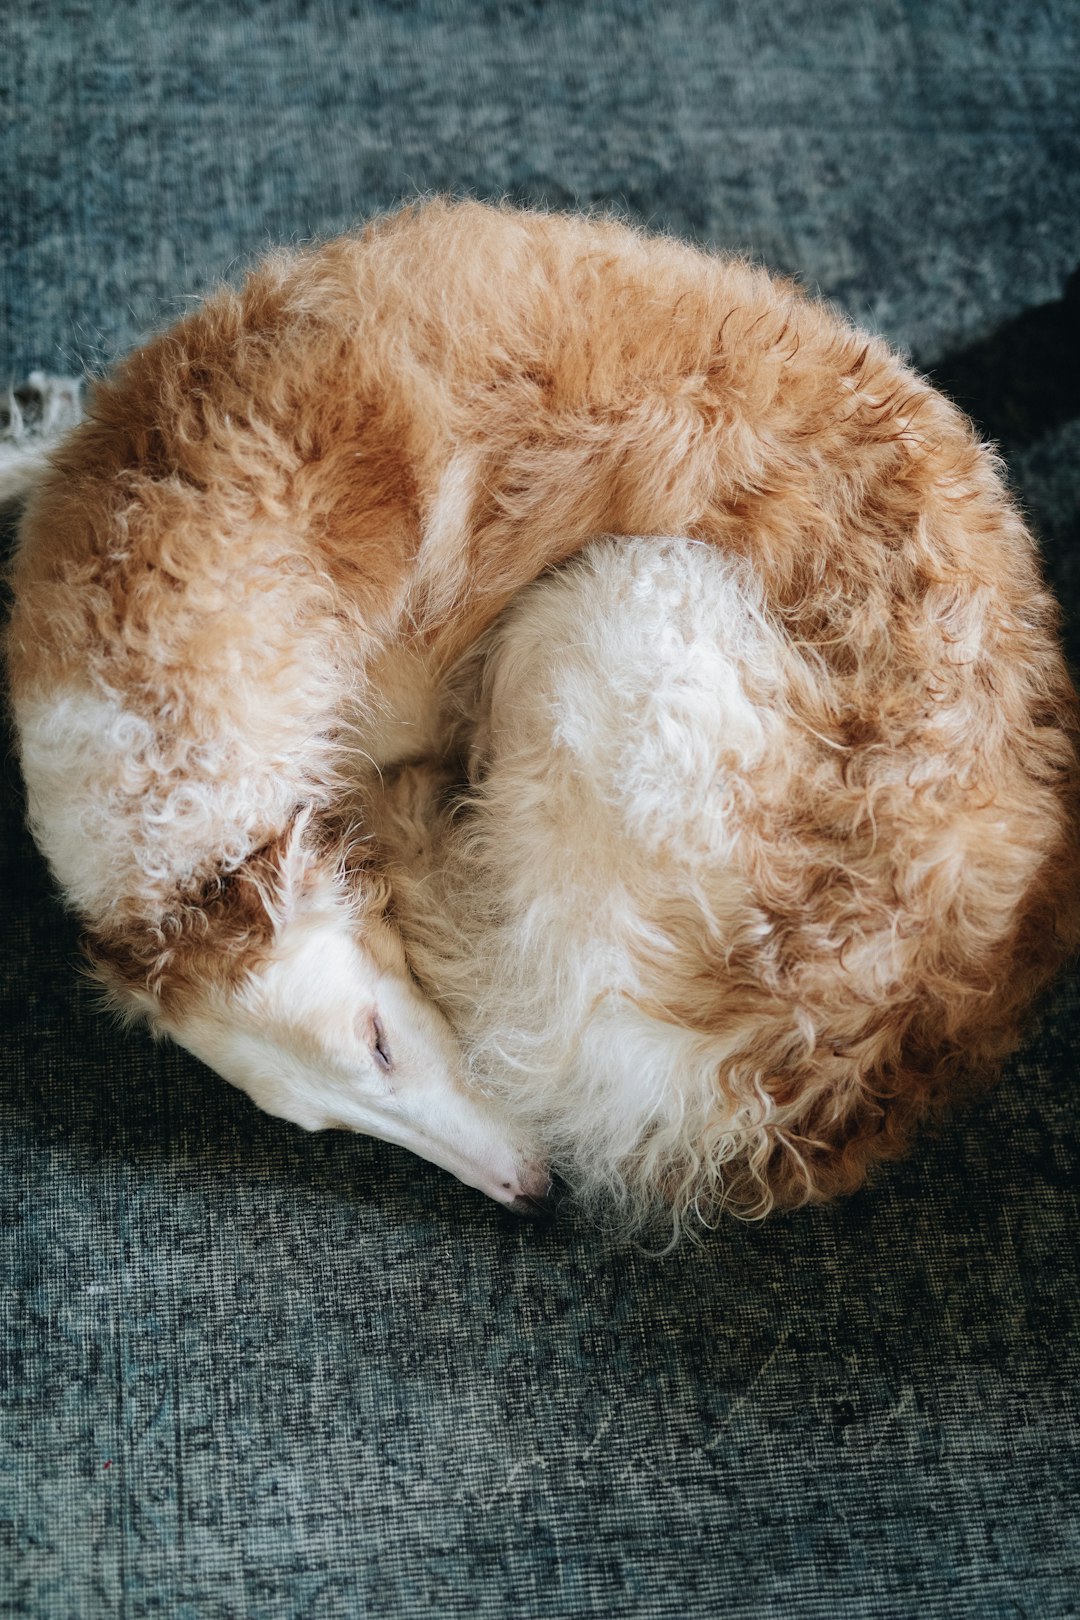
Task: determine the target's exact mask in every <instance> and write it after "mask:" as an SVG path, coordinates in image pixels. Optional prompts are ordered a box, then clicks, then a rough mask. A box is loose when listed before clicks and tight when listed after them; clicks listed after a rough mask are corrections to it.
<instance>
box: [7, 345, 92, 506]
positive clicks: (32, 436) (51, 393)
mask: <svg viewBox="0 0 1080 1620" xmlns="http://www.w3.org/2000/svg"><path fill="white" fill-rule="evenodd" d="M81 416H82V383H81V382H80V380H79V379H78V378H77V377H48V376H46V375H45V373H44V372H43V371H32V372H31V373H30V375H29V377H27V379H26V381H25V382H23V383H19V384H18V385H16V386H14V387H9V388H8V390H7V393H6V394H3V395H0V505H4V504H6V503H7V502H8V501H15V500H20V499H21V498H22V497H23V496H25V495H28V494H29V492H30V491H31V489H33V487H34V485H35V484H36V483H37V482H38V480H39V479H40V478H41V476H42V474H43V473H44V471H45V469H46V467H47V466H48V461H49V454H50V452H51V451H53V450H55V448H56V446H57V445H58V444H59V443H60V441H61V439H63V438H64V437H65V436H66V435H67V434H68V433H69V432H70V431H71V429H72V428H73V427H74V426H75V424H76V422H78V421H79V419H80V417H81Z"/></svg>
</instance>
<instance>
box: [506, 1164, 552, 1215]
mask: <svg viewBox="0 0 1080 1620" xmlns="http://www.w3.org/2000/svg"><path fill="white" fill-rule="evenodd" d="M521 1189H522V1190H521V1193H520V1194H519V1196H518V1197H517V1198H515V1199H514V1200H513V1202H512V1203H511V1204H510V1205H509V1206H508V1208H510V1209H512V1210H513V1212H514V1214H515V1215H522V1216H524V1218H525V1219H526V1220H529V1221H543V1220H549V1219H550V1218H551V1216H552V1215H554V1213H555V1210H556V1208H557V1207H558V1203H559V1197H560V1194H561V1191H562V1189H561V1187H560V1186H559V1185H558V1183H557V1182H556V1181H555V1180H553V1178H552V1176H551V1173H550V1171H549V1170H548V1169H547V1168H546V1166H540V1165H536V1166H533V1167H531V1168H530V1170H529V1171H528V1173H527V1174H525V1175H523V1176H522V1177H521Z"/></svg>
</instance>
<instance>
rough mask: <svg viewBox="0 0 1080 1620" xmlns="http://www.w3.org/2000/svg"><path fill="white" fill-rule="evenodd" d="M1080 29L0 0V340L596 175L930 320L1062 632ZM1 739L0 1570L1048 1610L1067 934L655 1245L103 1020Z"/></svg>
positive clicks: (1064, 1372)
mask: <svg viewBox="0 0 1080 1620" xmlns="http://www.w3.org/2000/svg"><path fill="white" fill-rule="evenodd" d="M1078 63H1080V7H1078V6H1077V4H1076V3H1075V0H1041V3H1038V4H1035V3H1032V0H1028V3H1021V0H981V3H980V4H974V3H971V0H880V3H875V4H873V5H868V4H865V3H863V0H859V3H856V0H829V3H826V0H823V3H819V4H809V3H800V0H770V3H769V4H768V5H764V4H763V5H758V4H754V3H752V0H739V3H735V0H731V3H729V0H677V3H674V4H667V5H664V4H662V3H660V0H606V3H605V0H600V3H595V4H594V3H589V0H584V3H583V0H576V3H575V0H552V3H546V4H545V3H539V0H537V3H535V4H533V3H526V0H517V3H509V0H507V3H501V4H499V3H495V0H488V3H476V4H452V3H449V0H441V3H435V0H429V3H424V0H417V3H415V4H409V3H405V0H400V3H394V0H383V3H376V0H355V3H345V0H310V3H306V0H275V3H273V4H255V3H250V4H241V3H237V0H216V3H213V4H211V3H209V0H176V3H174V4H171V5H164V4H161V3H158V4H153V3H150V0H107V3H99V4H95V5H93V6H91V5H90V4H89V0H87V3H77V0H53V3H51V4H49V5H48V6H46V7H44V8H43V7H41V6H40V5H33V6H31V5H30V4H28V3H25V0H8V4H7V5H6V7H5V8H4V9H3V12H2V14H0V141H2V157H3V162H2V173H3V176H4V181H3V185H4V205H3V208H2V210H0V244H2V247H0V343H2V345H3V347H2V350H0V355H2V358H0V378H2V377H3V374H6V375H7V376H8V377H12V378H18V377H20V376H22V375H24V374H25V373H26V372H28V371H29V370H31V369H33V368H34V367H37V366H40V367H43V368H44V369H46V370H48V371H54V372H63V371H70V370H72V369H79V368H82V367H88V368H90V369H96V368H99V367H101V366H102V365H104V364H106V363H108V361H109V360H110V359H111V358H113V357H114V356H115V355H117V354H119V353H121V352H123V351H124V350H125V349H126V348H127V347H128V346H129V345H131V344H132V343H133V342H135V341H137V340H138V338H139V337H140V336H141V335H143V334H145V333H146V332H148V331H149V330H150V329H151V328H153V327H155V326H158V325H160V324H162V323H163V322H164V321H166V320H168V319H170V318H171V317H172V316H173V315H174V314H175V313H176V312H177V311H178V310H179V309H181V308H183V307H185V305H186V303H187V301H188V300H189V299H190V298H191V296H192V295H197V294H198V293H200V292H201V291H202V290H203V289H205V288H206V287H207V286H208V285H210V284H212V283H213V282H214V281H215V280H217V279H219V278H221V277H223V276H230V275H235V274H237V273H238V272H239V270H240V268H241V267H242V265H243V263H244V262H245V260H246V259H247V258H249V257H250V256H251V255H252V254H253V253H255V252H257V251H258V250H259V249H260V248H261V247H263V246H264V245H265V244H268V243H270V242H276V241H282V240H285V241H293V240H299V239H302V238H306V237H308V236H311V235H317V234H326V233H331V232H333V231H336V230H338V229H340V228H342V227H345V226H348V225H350V224H352V223H354V222H355V221H357V220H358V219H361V218H363V217H364V216H365V215H367V214H369V213H370V212H372V211H373V210H376V209H378V208H380V207H384V206H387V205H389V204H392V203H393V202H394V201H395V200H397V199H399V198H401V197H402V196H407V195H411V194H414V193H416V192H417V191H426V190H428V189H436V188H439V189H449V190H452V191H456V192H462V191H468V192H473V193H475V194H478V195H481V196H494V195H504V194H505V195H509V196H511V197H514V198H516V199H519V200H523V201H536V202H542V203H545V204H554V205H558V206H564V205H565V206H576V205H592V204H603V205H605V206H611V207H614V208H615V209H616V210H618V211H620V212H622V213H625V214H626V215H628V216H629V217H631V218H634V219H641V220H645V221H648V222H651V223H652V224H654V225H656V226H660V227H664V228H670V229H673V230H676V231H678V232H680V233H683V234H685V235H688V236H690V237H692V238H694V239H697V240H701V241H705V242H708V243H711V244H715V245H718V246H721V247H725V248H737V249H740V250H745V251H748V252H750V253H752V254H754V255H756V256H758V257H759V258H761V259H763V260H764V261H766V262H767V263H769V264H771V265H773V266H775V267H777V268H779V269H782V270H786V271H789V272H793V273H795V274H797V275H798V276H799V277H800V278H801V279H803V281H804V282H806V283H808V284H810V285H811V286H818V287H820V288H821V289H822V290H823V291H824V292H825V293H826V294H827V295H828V296H830V297H832V298H834V299H836V300H837V301H838V302H839V303H840V304H841V305H843V306H844V307H845V308H846V309H847V310H849V311H850V312H851V313H852V314H853V315H855V316H856V317H857V318H858V319H860V320H862V321H863V322H865V323H867V324H868V325H870V326H872V327H874V328H876V329H877V330H880V331H882V332H884V333H885V334H887V335H888V336H889V337H890V338H891V339H892V340H893V341H895V342H896V343H898V344H899V345H901V346H903V347H905V348H906V349H907V350H908V351H909V352H911V353H912V354H913V355H914V356H915V358H916V360H917V362H918V364H919V365H921V366H923V367H925V368H928V369H935V368H936V369H937V371H938V373H939V375H940V378H941V380H942V382H943V384H944V385H945V386H947V387H949V388H951V389H952V391H953V392H954V393H955V394H956V395H957V397H959V398H962V399H963V401H964V403H965V404H966V405H967V407H968V408H969V409H970V410H972V412H973V413H974V414H975V415H976V417H977V418H978V419H979V420H980V422H981V423H982V424H983V425H984V427H985V429H986V431H987V432H988V433H991V434H993V435H995V436H996V437H997V438H998V439H999V441H1000V443H1001V446H1002V449H1003V452H1004V454H1005V455H1006V457H1007V458H1008V460H1009V464H1010V469H1011V476H1012V478H1013V481H1014V484H1015V487H1016V489H1017V491H1018V493H1019V496H1020V498H1021V500H1022V501H1023V502H1024V505H1025V507H1026V509H1027V511H1028V512H1029V514H1030V517H1031V521H1032V524H1033V526H1034V527H1035V529H1036V531H1037V533H1038V534H1039V536H1040V539H1041V541H1042V544H1043V546H1044V551H1045V557H1046V565H1047V569H1048V573H1049V575H1050V578H1051V579H1052V581H1053V583H1054V585H1055V587H1056V589H1057V590H1058V592H1059V594H1060V596H1061V599H1062V602H1063V605H1064V609H1065V616H1066V631H1067V636H1068V642H1069V647H1070V650H1071V653H1072V655H1073V657H1074V658H1076V657H1077V655H1078V654H1080V562H1078V504H1080V477H1078V474H1077V470H1076V469H1077V466H1078V464H1080V420H1078V411H1080V401H1078V399H1077V390H1076V378H1077V376H1078V375H1080V354H1078V352H1077V349H1078V345H1077V315H1076V282H1075V280H1074V282H1073V284H1072V288H1071V296H1069V297H1066V296H1065V289H1066V284H1067V281H1068V277H1069V275H1070V274H1071V273H1072V272H1073V271H1074V269H1075V267H1076V266H1077V263H1078V261H1080V94H1078V90H1080V71H1078ZM9 527H10V525H9ZM5 770H6V775H5V780H4V791H3V795H2V814H3V841H2V847H0V859H2V862H3V882H2V888H0V904H2V905H3V909H4V929H3V939H2V946H0V998H2V1025H0V1060H2V1085H0V1110H2V1115H3V1129H2V1135H0V1154H2V1158H3V1181H2V1199H3V1207H2V1213H0V1245H2V1249H3V1262H2V1273H0V1283H2V1287H3V1305H2V1317H0V1351H2V1356H3V1372H2V1379H0V1402H2V1409H3V1418H2V1442H3V1457H2V1468H3V1472H2V1477H0V1489H2V1493H3V1495H2V1501H0V1545H2V1554H0V1612H2V1613H3V1614H5V1615H11V1616H19V1617H23V1616H44V1617H49V1620H52V1617H69V1616H70V1617H72V1620H86V1617H94V1616H99V1615H101V1616H112V1615H117V1616H125V1617H131V1620H134V1617H141V1616H152V1615H163V1616H169V1617H178V1620H218V1617H221V1620H226V1617H233V1616H248V1615H250V1616H258V1617H266V1616H288V1617H292V1616H296V1617H300V1616H317V1617H321V1616H328V1617H330V1616H343V1617H353V1616H362V1615H370V1616H380V1617H382V1616H410V1617H411V1616H421V1615H438V1616H440V1617H446V1620H455V1617H458V1616H461V1617H466V1616H468V1617H473V1616H478V1617H481V1620H488V1617H491V1620H494V1617H504V1616H511V1615H512V1616H515V1617H521V1620H527V1617H541V1616H542V1617H545V1620H549V1617H563V1616H565V1617H577V1616H594V1615H595V1616H598V1617H603V1620H609V1617H612V1616H650V1617H651V1616H665V1617H666V1616H670V1617H671V1620H688V1617H711V1616H720V1615H723V1616H725V1617H728V1616H730V1617H746V1620H761V1617H771V1616H774V1615H775V1616H780V1615H785V1616H786V1615H794V1616H798V1617H807V1620H815V1617H819V1616H820V1617H828V1620H847V1617H852V1620H854V1617H862V1616H897V1617H901V1616H918V1617H919V1620H934V1617H942V1620H944V1617H946V1616H948V1617H950V1620H954V1617H956V1616H978V1617H980V1620H990V1617H998V1616H1001V1617H1005V1616H1010V1617H1012V1616H1026V1617H1032V1620H1034V1617H1039V1620H1044V1617H1045V1620H1050V1617H1060V1616H1067V1615H1076V1614H1077V1612H1078V1607H1080V1600H1078V1596H1077V1594H1078V1593H1080V1477H1078V1476H1080V1463H1078V1456H1080V1450H1078V1442H1080V1415H1078V1410H1077V1404H1078V1397H1077V1389H1078V1384H1077V1374H1078V1372H1080V1347H1078V1340H1077V1317H1078V1314H1080V1312H1078V1308H1077V1298H1078V1290H1077V1231H1078V1227H1080V1209H1078V1207H1077V1206H1078V1197H1077V1184H1078V1181H1080V1174H1078V1172H1080V1164H1078V1158H1080V1150H1078V1141H1077V1100H1076V1072H1077V1060H1076V1055H1075V1054H1076V1036H1077V1033H1078V1030H1080V1006H1078V998H1077V988H1076V982H1075V979H1068V980H1066V981H1065V982H1064V983H1062V984H1061V985H1060V986H1059V988H1058V989H1057V991H1056V992H1055V994H1054V996H1053V997H1052V998H1051V1000H1050V1002H1049V1003H1048V1005H1047V1007H1046V1009H1045V1011H1044V1013H1043V1015H1042V1018H1041V1021H1040V1023H1039V1024H1038V1026H1037V1027H1036V1028H1035V1029H1034V1030H1033V1032H1032V1037H1031V1040H1030V1042H1029V1044H1028V1046H1027V1047H1026V1049H1025V1051H1024V1052H1023V1053H1022V1054H1021V1055H1020V1056H1019V1057H1018V1058H1017V1060H1016V1061H1015V1062H1014V1063H1013V1064H1012V1066H1011V1067H1010V1069H1009V1072H1008V1074H1007V1076H1006V1078H1005V1081H1004V1083H1003V1084H1002V1086H1001V1087H1000V1089H998V1090H997V1091H996V1092H995V1093H994V1094H993V1095H992V1096H991V1097H990V1098H988V1100H987V1101H986V1102H985V1103H984V1104H982V1105H981V1106H978V1107H976V1108H973V1109H971V1110H969V1111H967V1112H966V1113H964V1114H963V1115H962V1116H959V1117H956V1118H955V1119H953V1120H952V1121H951V1122H950V1123H949V1124H948V1125H947V1126H946V1127H944V1128H942V1129H941V1130H940V1131H939V1132H938V1133H937V1134H936V1135H934V1136H933V1137H929V1138H925V1139H924V1140H922V1141H921V1142H920V1144H919V1145H918V1147H917V1150H916V1151H915V1153H914V1154H913V1156H912V1157H911V1158H910V1159H909V1160H908V1161H907V1162H905V1163H904V1164H902V1165H899V1166H897V1167H895V1168H892V1169H890V1170H889V1171H887V1172H886V1173H883V1174H881V1175H880V1176H879V1177H878V1179H877V1180H876V1182H875V1183H874V1185H873V1186H872V1187H870V1188H868V1189H866V1190H865V1191H864V1192H862V1193H860V1194H859V1195H858V1196H857V1197H855V1198H853V1199H851V1200H850V1201H849V1202H847V1203H843V1204H840V1205H837V1206H835V1207H831V1208H828V1209H824V1210H818V1211H811V1212H807V1213H803V1214H799V1215H796V1216H793V1217H790V1218H785V1219H781V1220H777V1221H774V1222H773V1223H771V1224H768V1225H764V1226H744V1225H738V1224H736V1223H734V1222H728V1223H726V1224H724V1225H723V1226H722V1227H721V1228H720V1229H719V1230H718V1231H717V1232H716V1233H715V1234H713V1235H712V1236H711V1237H709V1238H708V1239H707V1241H705V1242H704V1243H703V1244H702V1245H701V1246H700V1247H693V1246H690V1245H686V1246H684V1247H683V1248H682V1249H680V1250H679V1251H678V1252H677V1253H675V1254H674V1255H671V1256H669V1257H667V1258H665V1259H662V1260H659V1259H656V1258H652V1257H650V1256H648V1255H646V1254H643V1253H640V1252H637V1251H634V1250H631V1251H628V1252H627V1251H622V1252H620V1251H615V1250H613V1249H611V1248H610V1247H609V1246H607V1245H606V1244H605V1243H604V1241H602V1240H601V1239H599V1238H598V1237H597V1236H596V1235H595V1234H594V1233H592V1232H590V1231H587V1230H584V1229H582V1228H580V1227H577V1226H575V1225H573V1224H572V1223H569V1222H566V1221H563V1222H560V1223H556V1224H555V1225H554V1226H552V1227H550V1228H548V1229H540V1228H533V1227H529V1226H523V1225H520V1224H518V1223H516V1222H515V1221H513V1220H512V1219H511V1218H510V1217H508V1216H504V1215H503V1214H502V1213H500V1212H499V1211H498V1210H497V1209H496V1208H495V1207H494V1206H491V1205H489V1204H487V1203H486V1202H484V1201H483V1200H482V1199H481V1198H480V1197H479V1195H476V1194H473V1193H470V1192H468V1191H467V1190H465V1189H464V1188H462V1187H459V1186H458V1185H457V1184H456V1183H454V1182H452V1181H450V1180H449V1179H448V1178H446V1177H444V1176H443V1175H441V1174H440V1173H439V1172H438V1171H436V1170H434V1169H432V1168H430V1167H429V1166H427V1165H424V1164H421V1163H420V1162H418V1161H416V1160H413V1159H411V1158H409V1157H408V1156H406V1155H404V1154H402V1153H399V1152H396V1151H394V1150H393V1149H390V1148H384V1147H382V1146H380V1145H378V1144H375V1143H370V1142H365V1141H362V1140H356V1139H345V1138H342V1137H337V1136H317V1137H307V1136H304V1135H302V1134H301V1133H300V1132H299V1131H295V1130H292V1129H290V1128H289V1127H287V1126H285V1125H282V1124H279V1123H277V1122H275V1121H273V1120H270V1119H268V1118H265V1117H263V1116H260V1115H259V1114H257V1113H256V1112H255V1111H254V1109H253V1108H251V1107H250V1106H249V1105H248V1104H247V1103H246V1101H245V1100H244V1099H243V1098H242V1097H240V1096H239V1095H238V1094H234V1093H232V1092H231V1091H230V1090H229V1089H228V1088H227V1087H226V1086H225V1085H224V1084H223V1083H222V1082H220V1081H218V1080H217V1079H216V1078H215V1077H214V1076H213V1075H211V1074H210V1073H208V1072H207V1071H205V1070H203V1069H201V1068H200V1067H199V1066H198V1065H197V1064H196V1063H194V1062H193V1061H192V1060H189V1059H187V1058H186V1057H185V1056H183V1055H182V1054H181V1053H179V1052H177V1051H173V1050H169V1049H168V1048H165V1047H157V1046H154V1045H153V1044H152V1043H151V1042H150V1041H149V1040H148V1039H147V1038H146V1037H144V1036H143V1035H142V1034H138V1033H123V1032H121V1031H118V1030H117V1029H115V1028H114V1027H112V1026H111V1025H110V1024H109V1023H108V1022H107V1021H105V1020H104V1019H102V1018H101V1017H100V1016H99V1014H98V1013H97V1011H96V1009H95V1005H94V998H93V994H92V992H91V991H90V990H89V989H88V988H87V987H86V986H85V984H84V983H82V982H81V981H80V978H79V976H78V971H77V960H78V957H77V943H76V933H75V930H74V928H73V926H72V924H71V922H70V920H69V919H68V918H67V917H66V916H65V915H64V913H63V911H62V910H61V908H60V906H59V905H58V903H57V900H56V898H55V895H54V893H53V891H52V888H51V885H50V881H49V878H48V875H47V873H46V872H45V870H44V868H43V866H42V863H41V861H40V860H39V858H38V857H37V855H36V853H35V851H34V849H33V847H32V845H31V843H30V841H29V839H28V838H27V836H26V834H25V832H24V831H23V830H22V821H21V817H22V810H21V805H20V799H19V788H18V781H17V772H16V770H15V768H14V766H13V765H12V764H11V763H10V761H8V763H7V765H6V767H5Z"/></svg>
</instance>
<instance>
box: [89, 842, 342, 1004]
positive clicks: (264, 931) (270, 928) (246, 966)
mask: <svg viewBox="0 0 1080 1620" xmlns="http://www.w3.org/2000/svg"><path fill="white" fill-rule="evenodd" d="M310 821H311V816H310V812H309V811H306V810H304V811H301V812H300V813H299V814H297V815H296V816H294V818H293V820H292V821H291V822H290V824H289V826H288V827H287V828H286V829H285V831H284V832H283V833H282V834H281V835H280V836H279V837H278V838H275V839H274V840H273V842H272V843H269V844H266V845H264V846H263V847H262V848H261V849H259V850H257V851H256V852H255V853H254V854H253V855H251V856H249V857H248V859H247V860H246V861H245V862H244V863H243V864H242V865H241V866H239V867H237V868H236V869H235V870H234V871H231V872H225V873H217V874H215V875H213V876H211V877H209V878H206V879H204V880H203V881H202V882H201V883H200V884H198V885H196V886H193V887H192V889H191V890H190V891H189V892H188V893H186V894H185V893H178V894H177V895H176V896H175V899H174V901H173V904H172V905H171V906H169V907H168V908H167V909H166V910H165V911H164V912H163V914H162V915H161V916H159V917H155V918H148V919H140V918H134V919H131V920H124V921H122V922H121V923H120V924H119V925H118V926H117V928H116V929H115V930H111V931H105V932H94V933H92V934H89V935H87V936H86V938H85V939H84V941H83V948H84V951H85V953H86V957H87V960H88V963H89V967H90V973H91V975H92V977H93V978H95V979H96V980H97V981H98V983H99V984H101V985H102V987H103V988H104V990H105V994H106V998H107V1000H108V1003H109V1005H110V1006H111V1007H112V1009H113V1010H114V1011H116V1012H119V1013H120V1014H121V1016H123V1017H126V1018H149V1019H150V1021H151V1023H153V1022H154V1020H155V1018H156V1016H157V1015H158V1014H159V1013H161V1012H168V1013H169V1014H170V1015H174V1014H176V1013H177V1012H179V1011H181V1010H183V1008H184V1007H185V1006H186V1005H187V1004H188V1003H189V1002H190V1001H192V1000H193V999H194V998H195V997H196V995H197V994H199V993H200V992H205V990H206V989H207V988H208V987H209V986H212V985H219V986H221V987H222V988H226V987H228V986H230V985H232V984H236V983H239V982H240V981H241V980H242V979H243V978H244V977H246V975H247V974H248V973H250V972H251V971H252V970H253V969H254V968H257V967H258V966H259V965H260V963H261V962H263V961H264V960H265V959H266V957H267V955H268V954H269V952H270V950H271V949H272V947H273V945H274V943H275V941H276V940H277V939H278V937H279V935H280V933H281V930H282V929H283V928H284V927H285V925H286V924H287V923H288V922H290V921H292V920H293V919H294V918H295V917H297V916H299V915H300V914H301V912H302V911H303V910H304V908H305V907H306V906H308V905H313V904H317V903H318V899H317V895H318V889H319V885H320V881H321V882H322V884H323V885H324V886H325V887H326V888H327V889H331V888H333V887H334V886H335V879H334V871H333V867H332V865H329V866H328V865H327V863H326V862H325V860H320V855H319V852H318V851H317V850H313V849H312V848H311V847H310V846H309V843H308V842H307V841H306V835H307V833H308V828H309V824H310Z"/></svg>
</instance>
